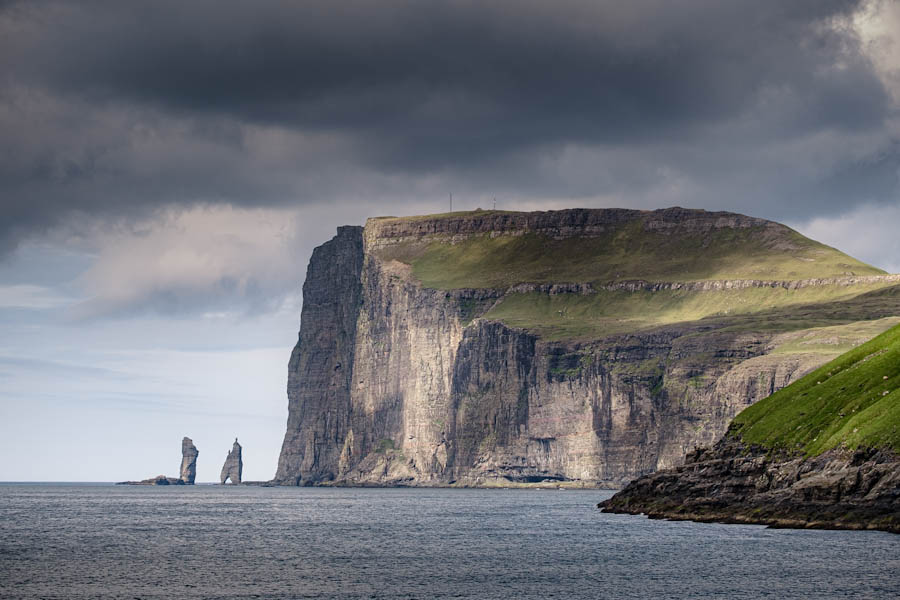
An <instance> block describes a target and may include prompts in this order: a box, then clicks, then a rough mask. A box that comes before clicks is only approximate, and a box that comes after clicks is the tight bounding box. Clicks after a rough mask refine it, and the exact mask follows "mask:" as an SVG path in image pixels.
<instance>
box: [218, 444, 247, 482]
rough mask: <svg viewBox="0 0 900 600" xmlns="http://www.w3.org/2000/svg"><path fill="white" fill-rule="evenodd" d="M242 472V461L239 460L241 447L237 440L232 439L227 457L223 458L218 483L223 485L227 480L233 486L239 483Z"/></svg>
mask: <svg viewBox="0 0 900 600" xmlns="http://www.w3.org/2000/svg"><path fill="white" fill-rule="evenodd" d="M243 470H244V461H243V460H242V459H241V445H240V444H238V441H237V438H234V445H233V446H232V447H231V450H229V451H228V457H227V458H225V464H224V465H222V473H221V474H220V475H219V482H220V483H221V484H222V485H225V482H226V481H228V480H229V479H230V480H231V483H233V484H236V485H237V484H240V483H241V472H242V471H243Z"/></svg>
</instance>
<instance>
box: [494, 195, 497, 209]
mask: <svg viewBox="0 0 900 600" xmlns="http://www.w3.org/2000/svg"><path fill="white" fill-rule="evenodd" d="M494 210H497V196H494Z"/></svg>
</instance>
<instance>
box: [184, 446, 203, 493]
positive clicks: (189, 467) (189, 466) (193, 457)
mask: <svg viewBox="0 0 900 600" xmlns="http://www.w3.org/2000/svg"><path fill="white" fill-rule="evenodd" d="M199 454H200V453H199V452H198V451H197V447H196V446H194V442H193V441H192V440H191V438H189V437H185V438H184V439H183V440H181V480H182V481H183V482H184V483H186V484H187V485H194V478H195V477H197V455H199Z"/></svg>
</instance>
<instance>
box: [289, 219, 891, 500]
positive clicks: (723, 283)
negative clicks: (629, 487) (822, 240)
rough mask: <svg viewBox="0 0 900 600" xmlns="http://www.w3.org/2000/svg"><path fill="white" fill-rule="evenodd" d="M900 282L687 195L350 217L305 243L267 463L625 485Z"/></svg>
mask: <svg viewBox="0 0 900 600" xmlns="http://www.w3.org/2000/svg"><path fill="white" fill-rule="evenodd" d="M542 250H543V251H545V252H542ZM898 281H900V277H898V276H895V275H887V274H884V273H882V272H881V271H879V270H878V269H875V268H873V267H870V266H868V265H864V264H863V263H860V262H859V261H856V260H855V259H853V258H851V257H849V256H846V255H845V254H843V253H841V252H839V251H837V250H835V249H833V248H829V247H827V246H824V245H822V244H819V243H818V242H814V241H813V240H809V239H807V238H804V237H803V236H801V235H800V234H798V233H797V232H794V231H793V230H791V229H789V228H787V227H784V226H783V225H779V224H777V223H772V222H770V221H765V220H762V219H755V218H752V217H745V216H743V215H735V214H732V213H710V212H706V211H698V210H688V209H681V208H675V209H666V210H660V211H633V210H619V209H609V210H599V209H598V210H587V209H573V210H566V211H550V212H539V213H507V212H500V211H473V212H470V213H452V214H448V215H432V216H426V217H410V218H394V217H389V218H379V219H370V220H369V221H368V222H367V224H366V226H365V228H360V227H341V228H339V229H338V234H337V236H336V237H335V238H334V239H333V240H331V241H329V242H327V243H325V244H323V245H322V246H320V247H319V248H317V249H316V250H315V251H314V253H313V256H312V259H311V260H310V263H309V268H308V271H307V277H306V281H305V283H304V288H303V297H304V304H303V313H302V316H301V327H300V335H299V339H298V343H297V345H296V347H295V348H294V351H293V353H292V356H291V360H290V364H289V372H288V398H289V413H288V426H287V430H286V433H285V439H284V443H283V445H282V452H281V455H280V457H279V465H278V472H277V474H276V476H275V478H274V483H279V484H284V485H440V486H445V485H455V486H480V487H489V486H499V487H511V486H534V485H541V486H556V485H559V486H564V487H565V486H572V487H581V486H586V487H607V488H615V487H621V486H623V485H625V484H626V483H628V482H629V481H631V480H632V479H634V478H635V477H638V476H640V475H643V474H647V473H652V472H654V471H656V470H658V469H663V468H668V467H673V466H677V465H680V464H682V463H683V461H684V457H685V455H686V454H687V453H688V452H689V451H690V450H691V449H692V448H694V447H697V446H708V445H711V444H713V443H714V442H715V441H716V440H717V439H719V438H720V437H721V435H722V434H723V433H724V432H725V430H726V428H727V426H728V423H729V422H730V421H731V419H732V418H733V417H734V415H736V414H737V413H738V412H740V411H741V410H742V409H744V408H745V407H747V406H748V405H750V404H752V403H753V402H756V401H757V400H760V399H762V398H765V397H766V396H768V395H770V394H772V393H773V392H774V391H776V390H778V389H780V388H782V387H784V386H786V385H788V384H789V383H791V382H793V381H795V380H797V379H798V378H800V377H801V376H803V375H805V374H806V373H808V372H810V371H812V370H814V369H815V368H816V367H818V366H820V365H821V364H823V363H825V362H827V361H828V360H830V359H831V358H834V357H835V356H838V355H839V354H840V353H841V352H844V351H846V350H847V349H849V348H853V347H854V346H856V345H858V344H860V343H862V342H863V341H864V340H866V339H868V338H869V337H871V336H872V335H875V334H877V333H879V332H881V331H884V330H885V329H887V328H889V327H891V326H892V325H895V324H896V323H897V322H898V320H900V319H898V316H900V285H898Z"/></svg>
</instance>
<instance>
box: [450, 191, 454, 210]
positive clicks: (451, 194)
mask: <svg viewBox="0 0 900 600" xmlns="http://www.w3.org/2000/svg"><path fill="white" fill-rule="evenodd" d="M450 212H453V192H450Z"/></svg>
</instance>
